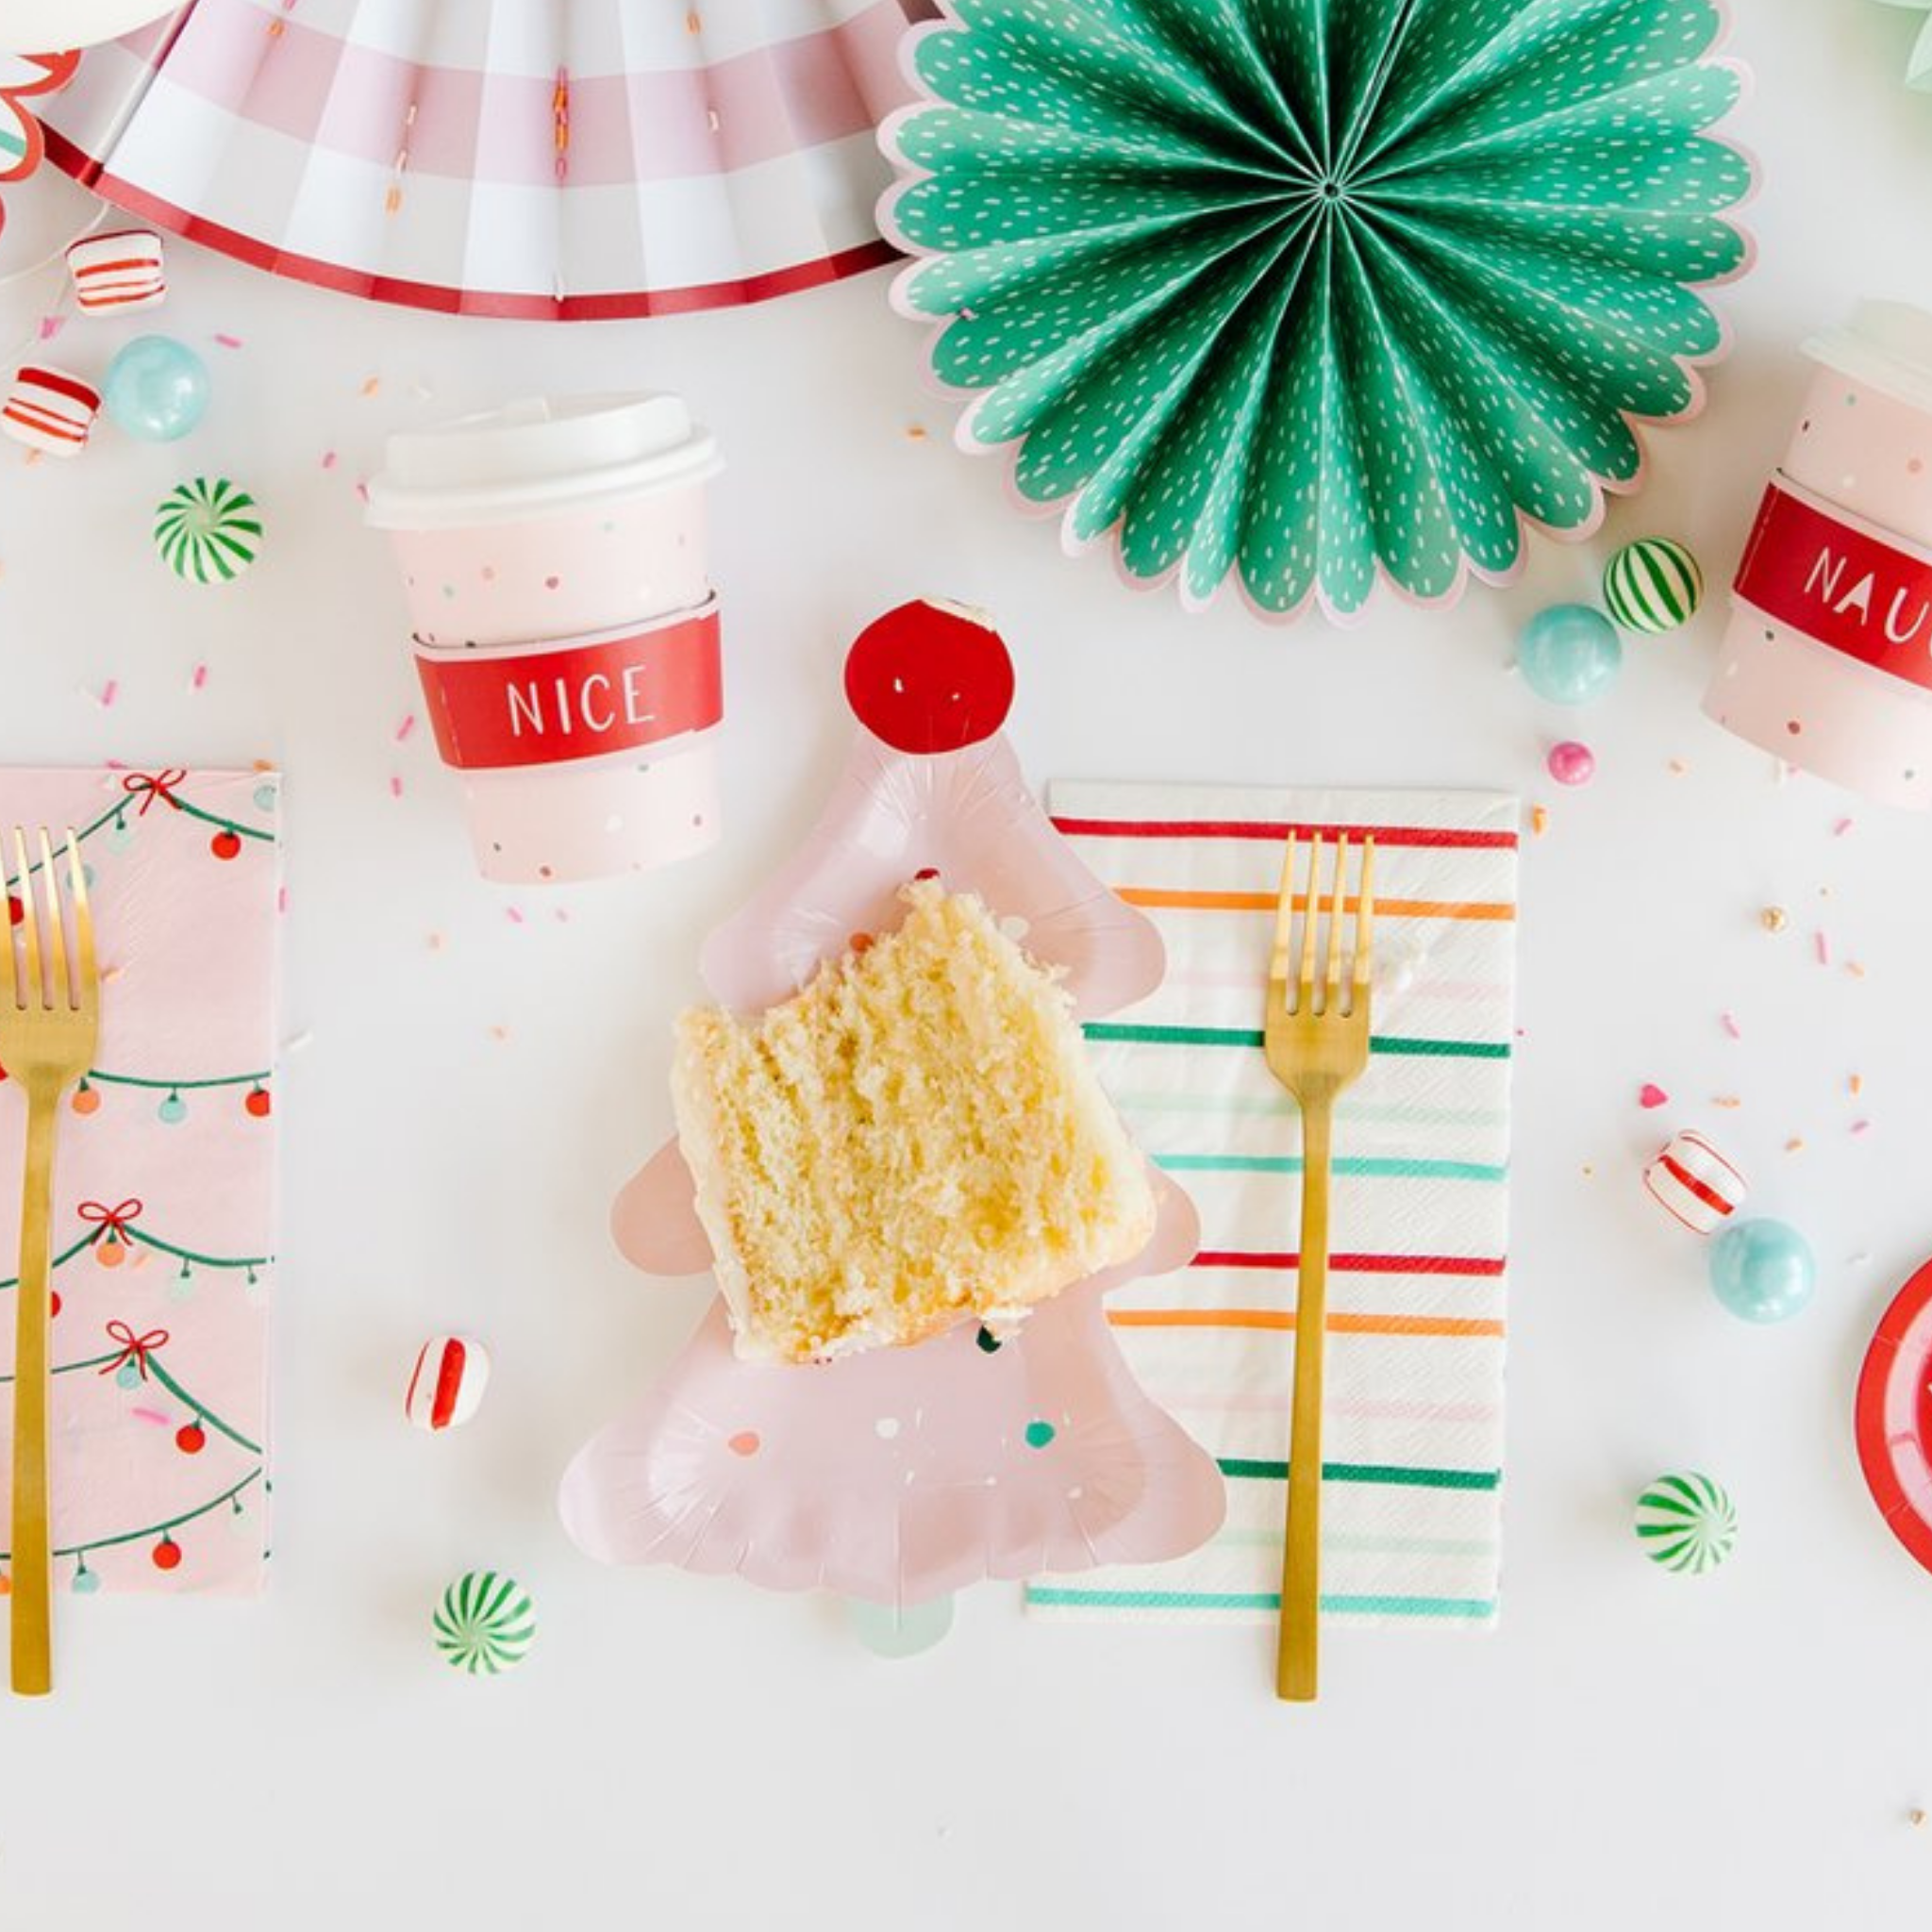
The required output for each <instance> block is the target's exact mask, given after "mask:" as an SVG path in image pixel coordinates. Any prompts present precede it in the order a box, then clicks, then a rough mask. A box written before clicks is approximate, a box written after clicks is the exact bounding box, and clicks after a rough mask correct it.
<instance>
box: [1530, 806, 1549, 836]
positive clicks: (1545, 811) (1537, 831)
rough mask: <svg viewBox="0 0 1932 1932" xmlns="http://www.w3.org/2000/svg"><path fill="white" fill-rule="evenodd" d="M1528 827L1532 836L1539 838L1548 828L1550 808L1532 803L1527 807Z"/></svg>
mask: <svg viewBox="0 0 1932 1932" xmlns="http://www.w3.org/2000/svg"><path fill="white" fill-rule="evenodd" d="M1529 829H1530V832H1531V833H1532V835H1533V836H1535V837H1536V838H1539V839H1541V837H1542V835H1543V834H1544V833H1545V832H1547V831H1548V830H1549V829H1550V808H1549V807H1548V806H1546V805H1533V806H1531V807H1530V808H1529Z"/></svg>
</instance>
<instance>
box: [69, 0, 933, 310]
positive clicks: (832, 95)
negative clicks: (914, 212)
mask: <svg viewBox="0 0 1932 1932" xmlns="http://www.w3.org/2000/svg"><path fill="white" fill-rule="evenodd" d="M932 10H933V9H932V5H931V0H703V4H697V0H693V4H691V5H689V6H686V5H683V4H672V0H654V4H651V5H648V6H645V5H639V4H635V0H191V4H190V5H188V6H187V7H185V8H183V9H182V10H181V11H180V12H179V13H177V14H175V16H174V17H173V18H172V19H170V20H169V21H167V22H164V23H161V24H159V25H156V26H154V27H151V28H148V29H144V30H143V31H142V32H141V33H139V34H135V35H130V36H129V37H128V38H127V39H126V40H125V41H119V42H110V43H109V44H108V45H107V46H105V47H100V48H96V49H93V50H92V51H91V52H90V54H89V56H88V58H87V61H86V62H85V63H84V65H83V66H82V68H81V71H80V74H79V76H78V78H77V79H76V81H75V85H74V87H73V88H72V89H71V90H70V91H69V92H67V93H66V94H64V95H62V96H61V97H60V99H59V100H58V103H57V104H56V106H55V108H54V109H53V110H52V111H51V112H50V114H49V116H48V117H47V123H46V125H47V151H48V154H49V156H50V158H52V159H53V160H54V161H55V162H56V163H57V165H58V166H60V167H62V168H64V169H66V170H67V172H68V173H70V174H72V175H75V177H76V178H77V179H79V180H81V181H83V182H84V183H86V184H88V185H90V186H92V187H93V188H94V189H95V190H96V191H97V192H100V193H102V194H104V195H105V196H107V198H108V200H110V201H112V202H114V203H116V204H117V205H119V206H120V207H122V208H127V209H130V210H132V211H133V212H135V213H137V214H138V215H140V216H141V217H142V219H143V220H145V221H149V222H153V223H155V224H156V225H159V226H162V227H166V228H170V229H173V230H175V231H176V232H178V233H181V234H184V235H187V236H189V237H190V238H192V239H193V240H195V241H198V242H205V243H207V244H208V245H209V246H211V247H214V248H218V249H221V250H223V251H224V252H225V253H227V254H230V255H233V256H235V257H237V258H240V259H242V260H245V261H248V262H251V263H253V264H255V265H257V266H258V267H263V268H268V269H271V270H273V271H275V273H277V274H282V275H292V276H294V277H296V278H298V279H301V280H306V281H310V282H315V283H318V284H321V285H323V286H325V287H330V288H336V289H341V290H343V291H347V292H351V293H355V294H359V295H363V296H367V297H371V298H373V299H376V300H381V301H390V302H400V303H407V304H409V305H412V306H416V307H421V308H433V309H441V310H445V311H450V312H458V313H479V314H491V315H514V316H528V317H535V318H543V319H552V320H586V319H594V318H598V317H616V316H633V315H648V314H655V313H659V312H663V311H667V310H677V309H691V308H713V307H718V306H722V305H726V304H735V303H742V302H751V301H758V300H761V299H763V298H765V297H768V296H772V295H777V294H783V293H785V292H787V291H791V290H794V289H803V288H808V287H811V286H814V285H816V284H819V283H823V282H826V281H830V280H833V279H835V278H836V277H838V276H841V275H849V274H852V273H855V272H857V271H858V270H860V269H865V268H870V267H874V266H876V265H878V264H880V263H882V262H884V261H886V260H889V259H890V258H891V255H892V251H891V248H890V247H889V246H888V245H887V244H886V243H885V242H883V241H882V240H881V239H880V237H879V234H878V230H877V227H876V225H874V215H873V210H874V204H875V202H876V200H877V198H878V195H879V193H880V192H881V191H882V190H883V189H884V187H885V186H886V183H887V180H888V178H889V170H888V169H887V167H886V165H885V163H884V161H883V160H882V159H881V158H880V157H879V155H878V152H877V146H876V142H875V141H874V126H875V125H876V123H877V121H878V120H879V118H880V117H881V116H882V115H883V114H885V113H886V112H887V111H888V110H890V109H891V108H894V107H897V106H899V105H901V104H902V102H903V101H904V100H905V99H906V98H907V97H908V94H909V88H908V84H907V83H906V81H905V79H904V78H903V76H902V75H901V74H900V72H899V68H898V60H897V55H898V43H899V41H900V39H901V37H902V35H903V33H904V31H905V28H906V25H907V24H908V20H911V19H917V18H920V17H922V16H924V15H925V14H927V13H929V12H931V11H932Z"/></svg>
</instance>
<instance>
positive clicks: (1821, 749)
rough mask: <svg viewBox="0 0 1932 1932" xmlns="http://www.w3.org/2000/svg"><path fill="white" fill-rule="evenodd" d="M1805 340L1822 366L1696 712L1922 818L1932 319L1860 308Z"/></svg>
mask: <svg viewBox="0 0 1932 1932" xmlns="http://www.w3.org/2000/svg"><path fill="white" fill-rule="evenodd" d="M1805 347H1806V353H1807V355H1808V356H1810V357H1811V358H1812V359H1813V360H1814V361H1815V362H1816V363H1817V364H1818V365H1819V366H1818V369H1817V372H1816V374H1815V375H1813V377H1812V380H1811V386H1810V389H1809V391H1808V392H1807V395H1806V398H1805V404H1804V408H1803V409H1802V411H1801V412H1800V416H1799V420H1798V425H1797V428H1796V430H1795V431H1794V432H1793V434H1792V437H1791V441H1790V447H1789V448H1788V449H1787V451H1786V453H1785V459H1784V464H1783V466H1782V468H1780V469H1779V470H1778V471H1777V472H1776V473H1775V474H1774V475H1773V477H1772V479H1771V483H1770V486H1769V487H1768V488H1767V490H1766V491H1765V493H1764V498H1763V501H1762V502H1761V504H1760V505H1759V507H1758V513H1757V523H1756V524H1755V525H1754V526H1753V528H1752V532H1751V536H1750V538H1749V540H1748V541H1747V542H1746V544H1745V547H1744V555H1743V559H1742V561H1741V562H1740V565H1739V567H1738V575H1737V580H1736V582H1735V584H1734V585H1733V587H1732V591H1731V605H1732V616H1731V621H1730V624H1729V625H1728V627H1727V628H1726V630H1725V633H1724V642H1723V645H1722V647H1721V650H1720V655H1719V659H1718V667H1717V672H1716V675H1715V676H1714V677H1713V678H1712V680H1711V684H1710V689H1709V691H1708V692H1707V694H1706V697H1705V701H1704V708H1705V710H1706V711H1707V713H1708V714H1709V715H1710V716H1711V717H1713V718H1715V719H1716V720H1717V722H1718V723H1719V724H1723V725H1724V727H1725V728H1726V729H1728V730H1730V731H1734V732H1736V733H1737V734H1738V735H1739V736H1740V737H1741V738H1744V739H1747V740H1749V741H1750V742H1752V743H1753V744H1757V745H1760V746H1762V747H1763V748H1764V749H1765V750H1767V751H1770V752H1774V753H1775V754H1776V755H1777V756H1778V757H1779V758H1785V759H1788V760H1789V761H1790V763H1792V764H1794V765H1799V766H1802V767H1803V768H1804V769H1805V770H1807V771H1809V772H1814V773H1816V774H1818V775H1819V776H1820V777H1824V778H1829V779H1831V780H1833V781H1834V782H1836V783H1838V784H1840V785H1843V786H1846V787H1848V788H1849V789H1850V790H1852V791H1859V792H1862V793H1864V794H1865V795H1867V796H1868V797H1872V798H1875V799H1878V800H1881V801H1883V802H1885V803H1887V804H1891V805H1902V806H1907V807H1911V808H1916V809H1918V810H1921V811H1924V810H1932V315H1928V314H1926V313H1925V312H1924V310H1921V309H1917V308H1909V307H1907V305H1905V304H1903V303H1896V302H1866V303H1862V304H1861V305H1860V306H1859V307H1858V308H1857V312H1856V313H1855V314H1854V316H1853V318H1852V320H1851V321H1850V322H1849V323H1848V324H1846V325H1844V326H1842V327H1840V328H1837V329H1833V330H1831V331H1829V332H1828V333H1827V334H1825V335H1824V336H1821V337H1819V338H1817V339H1816V340H1814V341H1809V342H1807V344H1806V345H1805Z"/></svg>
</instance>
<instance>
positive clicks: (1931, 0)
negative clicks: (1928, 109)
mask: <svg viewBox="0 0 1932 1932" xmlns="http://www.w3.org/2000/svg"><path fill="white" fill-rule="evenodd" d="M1886 4H1887V5H1888V6H1890V7H1898V8H1904V9H1905V10H1906V11H1907V12H1909V13H1926V14H1932V0H1886ZM1906 85H1907V87H1916V88H1923V89H1924V90H1925V91H1926V92H1932V19H1928V20H1927V21H1926V22H1925V25H1924V26H1922V27H1921V28H1920V29H1919V37H1918V39H1917V40H1916V41H1914V42H1912V51H1911V52H1910V53H1909V54H1908V55H1907V57H1906Z"/></svg>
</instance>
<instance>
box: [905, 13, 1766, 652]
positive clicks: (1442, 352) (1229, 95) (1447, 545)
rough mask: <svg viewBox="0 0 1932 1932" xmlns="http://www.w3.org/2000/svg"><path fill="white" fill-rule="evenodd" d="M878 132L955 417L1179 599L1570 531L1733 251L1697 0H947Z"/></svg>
mask: <svg viewBox="0 0 1932 1932" xmlns="http://www.w3.org/2000/svg"><path fill="white" fill-rule="evenodd" d="M943 13H944V18H942V19H941V21H939V22H936V23H933V24H931V25H927V26H924V27H921V28H917V29H915V30H914V32H913V34H912V35H911V36H910V37H909V38H908V43H907V58H908V64H909V67H910V70H911V73H912V75H913V77H914V79H915V81H916V82H917V84H918V85H919V87H920V88H921V90H922V91H923V92H924V95H925V97H926V98H925V100H924V102H922V103H920V104H917V105H914V106H912V107H910V108H904V109H902V110H900V111H899V112H898V113H897V114H895V115H893V116H892V117H891V118H890V119H889V120H888V122H887V123H886V124H885V125H884V126H883V127H882V128H881V131H880V138H881V141H882V142H883V143H884V144H885V146H886V148H887V151H888V153H889V154H891V156H892V158H894V160H895V161H896V162H897V163H898V166H899V168H900V170H901V174H902V181H901V185H900V186H899V188H898V189H897V190H896V191H895V192H893V193H891V195H889V196H888V198H887V201H886V203H885V204H884V207H883V211H882V225H883V226H884V228H885V231H886V232H887V234H888V235H890V236H891V238H892V239H893V240H895V241H897V242H899V243H900V245H901V246H903V247H904V248H906V249H907V250H908V252H909V253H911V254H913V255H915V256H916V257H919V258H920V259H918V260H916V261H915V262H914V263H913V264H912V265H911V266H910V267H908V269H906V270H904V271H903V272H902V273H901V275H900V277H899V279H898V281H897V282H896V284H895V286H894V291H893V293H894V300H895V303H896V305H897V306H898V308H900V309H901V310H902V311H903V312H904V313H905V314H907V315H908V316H911V317H913V318H916V319H919V320H923V321H926V322H930V323H934V324H937V325H939V327H938V333H937V335H936V337H935V340H934V341H933V345H932V350H931V359H932V366H933V370H934V372H935V374H936V375H937V376H938V377H939V379H940V380H941V383H943V384H944V385H946V386H947V387H948V388H949V389H952V390H956V391H959V392H961V393H963V394H966V395H969V396H970V397H971V398H972V400H971V403H970V406H969V407H968V408H967V409H966V411H965V413H964V415H963V416H962V418H961V420H960V423H959V426H958V441H959V443H960V444H961V446H962V447H964V448H965V449H967V450H969V451H975V452H984V451H991V450H998V449H1008V450H1011V451H1012V452H1013V470H1012V477H1013V483H1014V486H1015V488H1016V490H1017V492H1018V494H1019V496H1020V498H1021V500H1022V502H1023V503H1024V504H1025V505H1027V506H1030V507H1033V508H1040V509H1049V508H1057V507H1063V512H1064V513H1063V521H1062V533H1063V538H1064V541H1065V544H1066V547H1067V548H1069V549H1070V550H1079V549H1083V548H1085V547H1087V546H1089V545H1091V544H1095V543H1098V542H1101V541H1105V540H1108V538H1109V537H1111V538H1113V539H1114V540H1115V541H1116V542H1117V545H1118V556H1119V561H1120V564H1121V567H1122V569H1123V570H1124V574H1125V575H1126V576H1127V577H1128V578H1129V579H1131V580H1136V581H1140V582H1146V583H1158V582H1163V581H1166V580H1169V579H1177V580H1178V584H1179V589H1180V594H1181V597H1182V599H1183V601H1184V602H1185V603H1187V604H1189V605H1191V606H1198V605H1200V604H1203V603H1205V602H1206V601H1207V600H1208V599H1209V598H1210V597H1212V596H1213V594H1214V593H1215V591H1217V590H1218V589H1219V587H1220V586H1221V584H1222V583H1223V582H1224V580H1225V579H1227V578H1228V577H1229V576H1234V577H1236V578H1237V579H1238V580H1239V582H1240V584H1241V589H1242V591H1244V592H1245V594H1246V596H1247V597H1248V599H1249V600H1250V601H1251V603H1252V604H1253V605H1254V606H1255V607H1256V608H1257V609H1259V610H1260V611H1262V612H1264V613H1266V614H1269V615H1273V616H1281V617H1287V616H1292V615H1294V614H1296V613H1297V612H1299V611H1300V610H1302V609H1303V608H1305V607H1306V606H1307V604H1308V603H1309V602H1310V601H1311V600H1312V601H1315V602H1318V603H1319V604H1320V605H1321V606H1322V607H1323V608H1324V609H1325V610H1326V611H1328V612H1329V613H1330V614H1331V615H1332V616H1336V617H1341V618H1346V617H1349V616H1352V615H1354V614H1355V613H1357V611H1359V610H1360V609H1361V608H1362V606H1363V605H1364V603H1365V602H1366V600H1367V599H1368V597H1369V594H1370V592H1371V591H1372V590H1373V589H1374V585H1375V583H1376V581H1377V579H1378V578H1386V579H1387V580H1388V581H1389V582H1390V583H1391V584H1392V585H1393V586H1394V587H1395V588H1396V589H1397V590H1398V591H1401V592H1403V593H1405V594H1406V595H1407V596H1409V597H1411V598H1413V599H1416V600H1419V601H1423V602H1431V603H1437V602H1445V601H1447V600H1449V599H1451V598H1453V597H1455V596H1456V595H1457V593H1458V592H1459V591H1461V590H1462V588H1463V587H1464V585H1465V584H1466V582H1467V580H1468V578H1469V577H1470V576H1472V575H1474V576H1478V577H1481V578H1485V579H1488V580H1491V581H1496V580H1501V579H1503V578H1505V577H1507V576H1508V575H1511V574H1512V573H1513V572H1514V571H1515V570H1516V569H1517V568H1518V567H1519V566H1520V564H1521V562H1522V560H1523V549H1524V526H1525V525H1537V526H1540V527H1541V528H1544V529H1547V530H1550V531H1554V532H1557V533H1559V534H1561V535H1565V536H1570V537H1577V536H1581V535H1583V534H1585V533H1587V532H1588V531H1590V530H1591V529H1593V528H1594V527H1595V525H1597V523H1598V521H1599V520H1600V519H1601V517H1602V515H1603V510H1604V502H1605V492H1606V491H1627V490H1632V489H1635V488H1636V487H1637V485H1638V483H1639V481H1640V479H1641V474H1642V468H1643V454H1642V449H1641V444H1640V442H1639V441H1638V437H1637V433H1636V425H1637V424H1638V423H1640V422H1642V421H1653V422H1657V421H1668V420H1670V419H1673V418H1677V417H1683V416H1687V415H1689V414H1691V412H1692V411H1694V410H1695V409H1696V408H1698V406H1699V404H1700V402H1701V399H1702V390H1701V385H1700V378H1699V375H1698V373H1697V372H1698V365H1699V364H1701V363H1704V362H1707V361H1708V360H1709V359H1711V358H1714V357H1715V356H1717V355H1718V354H1719V353H1720V351H1721V350H1722V349H1723V347H1724V341H1725V338H1724V329H1723V327H1722V326H1721V325H1720V324H1719V321H1718V319H1717V317H1716V315H1715V314H1714V313H1713V312H1712V310H1711V309H1710V308H1709V307H1708V306H1707V303H1706V302H1705V300H1704V298H1703V296H1702V295H1701V294H1700V293H1699V292H1698V290H1699V288H1700V287H1701V286H1702V285H1705V284H1708V283H1713V282H1718V281H1722V280H1724V279H1725V278H1726V277H1728V276H1731V275H1736V274H1738V273H1739V272H1740V270H1742V269H1743V268H1744V267H1745V266H1746V264H1747V262H1748V259H1749V255H1750V250H1749V246H1748V244H1747V242H1746V240H1745V238H1744V236H1743V235H1742V234H1741V233H1740V230H1739V229H1738V228H1737V227H1736V226H1734V225H1732V223H1731V222H1730V221H1729V220H1727V219H1726V211H1727V210H1729V209H1731V208H1734V207H1735V206H1736V205H1737V204H1738V203H1739V202H1740V200H1742V199H1743V197H1744V196H1745V194H1746V192H1747V191H1748V190H1749V188H1750V186H1751V181H1752V170H1751V166H1750V163H1749V162H1748V161H1747V160H1746V158H1744V157H1743V155H1741V154H1740V152H1739V151H1738V150H1736V149H1735V148H1734V147H1731V146H1729V145H1726V144H1725V143H1724V142H1720V141H1718V140H1715V139H1713V138H1712V137H1711V136H1710V135H1709V134H1708V133H1707V129H1708V128H1709V126H1710V125H1711V124H1712V123H1714V122H1715V121H1717V120H1718V119H1719V118H1720V117H1721V116H1722V115H1723V114H1724V113H1725V111H1726V110H1727V109H1728V108H1730V107H1731V106H1732V104H1733V103H1734V101H1735V100H1736V99H1737V97H1738V94H1739V92H1740V74H1739V72H1738V70H1737V69H1736V68H1735V67H1733V66H1732V65H1731V64H1729V63H1727V62H1725V61H1723V60H1720V59H1716V58H1711V50H1712V48H1713V46H1714V44H1715V42H1717V40H1718V38H1719V34H1720V30H1721V26H1722V21H1721V17H1720V14H1719V11H1718V8H1717V7H1716V6H1715V5H1713V4H1712V0H1298V4H1295V5H1292V6H1280V5H1275V4H1273V0H1217V4H1215V5H1213V6H1211V7H1197V6H1191V5H1187V4H1184V0H951V4H949V5H948V6H946V7H945V8H943Z"/></svg>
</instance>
